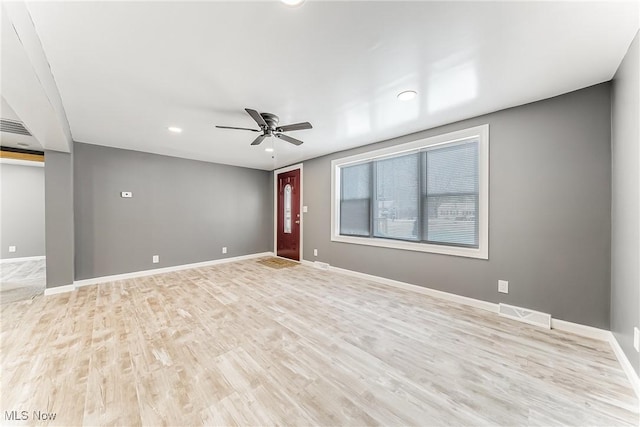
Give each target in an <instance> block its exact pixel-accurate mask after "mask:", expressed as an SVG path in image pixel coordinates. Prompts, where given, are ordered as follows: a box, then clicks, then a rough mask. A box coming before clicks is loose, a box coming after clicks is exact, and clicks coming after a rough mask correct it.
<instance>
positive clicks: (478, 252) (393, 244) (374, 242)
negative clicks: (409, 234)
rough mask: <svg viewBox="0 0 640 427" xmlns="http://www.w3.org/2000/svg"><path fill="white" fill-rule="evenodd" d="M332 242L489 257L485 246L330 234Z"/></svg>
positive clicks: (461, 255) (479, 257) (460, 255)
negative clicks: (472, 246) (464, 245)
mask: <svg viewBox="0 0 640 427" xmlns="http://www.w3.org/2000/svg"><path fill="white" fill-rule="evenodd" d="M331 241H332V242H341V243H351V244H355V245H366V246H377V247H382V248H390V249H402V250H405V251H415V252H428V253H434V254H442V255H453V256H459V257H465V258H477V259H489V253H488V251H487V248H482V247H480V248H478V249H476V248H460V247H455V246H443V245H431V244H428V243H413V242H404V241H399V240H388V239H378V238H375V237H373V238H369V237H354V236H341V235H338V236H336V235H333V236H331Z"/></svg>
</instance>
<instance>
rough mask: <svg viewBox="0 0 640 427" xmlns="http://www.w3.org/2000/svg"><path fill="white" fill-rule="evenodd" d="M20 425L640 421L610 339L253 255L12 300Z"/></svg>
mask: <svg viewBox="0 0 640 427" xmlns="http://www.w3.org/2000/svg"><path fill="white" fill-rule="evenodd" d="M1 320H2V328H1V342H0V344H1V350H2V351H1V353H2V372H1V374H2V378H1V386H2V388H1V390H0V392H1V399H0V405H1V407H0V417H3V419H2V421H0V422H1V423H3V424H10V422H8V421H6V420H5V419H4V417H5V411H10V410H16V411H22V410H26V411H29V421H27V422H16V423H15V424H17V425H29V424H34V425H47V423H43V422H36V421H34V420H33V419H32V413H33V411H46V412H54V413H56V414H57V415H56V419H55V420H54V421H53V422H51V423H50V424H48V425H54V424H55V425H81V424H85V425H114V426H115V425H118V426H121V425H140V424H144V425H154V426H155V425H172V426H175V425H200V424H207V425H273V424H287V425H377V424H382V425H408V424H410V425H421V426H426V425H429V426H430V425H496V424H499V425H509V426H514V425H534V426H548V425H580V426H584V425H599V426H610V425H638V401H637V400H636V399H635V398H634V395H633V392H632V390H631V387H630V385H629V383H628V382H627V380H626V378H625V376H624V374H623V372H622V370H621V368H620V366H619V364H618V362H617V361H616V359H615V356H614V355H613V353H612V351H611V350H610V348H609V345H608V344H607V343H604V342H599V341H594V340H590V339H586V338H582V337H579V336H575V335H571V334H568V333H562V332H557V331H546V330H542V329H538V328H535V327H532V326H528V325H525V324H522V323H518V322H513V321H510V320H508V319H504V318H500V317H498V316H497V315H495V314H491V313H488V312H485V311H481V310H477V309H473V308H470V307H466V306H461V305H457V304H453V303H450V302H446V301H442V300H437V299H433V298H430V297H428V296H424V295H420V294H415V293H412V292H410V291H406V290H401V289H394V288H389V287H385V286H382V285H378V284H374V283H370V282H367V281H364V280H360V279H355V278H351V277H347V276H343V275H339V274H336V273H330V272H325V271H321V270H318V269H314V268H310V267H305V266H296V267H293V268H285V269H280V270H276V269H272V268H269V267H266V266H264V265H261V264H259V263H258V262H257V261H256V260H249V261H243V262H236V263H230V264H223V265H218V266H212V267H205V268H199V269H193V270H185V271H182V272H176V273H168V274H161V275H156V276H149V277H144V278H138V279H131V280H125V281H117V282H113V283H108V284H103V285H98V286H88V287H84V288H80V289H79V290H77V291H75V292H70V293H66V294H59V295H54V296H47V297H36V298H35V299H33V300H30V301H25V302H20V303H15V304H11V305H8V306H7V305H5V306H3V307H2V319H1Z"/></svg>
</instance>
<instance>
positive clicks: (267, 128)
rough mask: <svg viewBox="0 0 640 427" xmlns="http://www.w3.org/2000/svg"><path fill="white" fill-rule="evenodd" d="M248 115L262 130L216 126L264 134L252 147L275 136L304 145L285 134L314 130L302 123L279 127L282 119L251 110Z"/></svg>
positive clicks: (254, 141)
mask: <svg viewBox="0 0 640 427" xmlns="http://www.w3.org/2000/svg"><path fill="white" fill-rule="evenodd" d="M244 110H245V111H246V112H247V114H249V115H250V116H251V118H252V119H253V120H254V121H255V122H256V123H257V124H258V126H259V127H260V129H250V128H240V127H233V126H216V127H217V128H220V129H234V130H248V131H251V132H262V134H261V135H258V137H257V138H256V139H254V140H253V142H252V143H251V145H260V143H262V141H264V139H265V138H271V137H272V136H275V137H276V138H279V139H282V140H284V141H287V142H289V143H291V144H294V145H300V144H302V141H300V140H299V139H295V138H292V137H290V136H288V135H285V134H284V133H283V132H291V131H294V130H305V129H312V128H313V126H311V123H309V122H301V123H294V124H291V125H284V126H278V122H279V121H280V119H279V118H278V116H276V115H275V114H271V113H258V112H257V111H256V110H252V109H250V108H245V109H244Z"/></svg>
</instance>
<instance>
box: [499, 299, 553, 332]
mask: <svg viewBox="0 0 640 427" xmlns="http://www.w3.org/2000/svg"><path fill="white" fill-rule="evenodd" d="M498 307H499V308H498V314H500V316H503V317H508V318H510V319H515V320H519V321H521V322H524V323H529V324H531V325H536V326H542V327H543V328H547V329H551V315H550V314H548V313H541V312H539V311H533V310H529V309H527V308H522V307H516V306H513V305H508V304H502V303H500V304H499V305H498Z"/></svg>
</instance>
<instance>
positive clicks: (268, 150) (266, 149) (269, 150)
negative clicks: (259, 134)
mask: <svg viewBox="0 0 640 427" xmlns="http://www.w3.org/2000/svg"><path fill="white" fill-rule="evenodd" d="M264 151H266V152H267V153H273V148H270V147H268V148H265V149H264Z"/></svg>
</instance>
